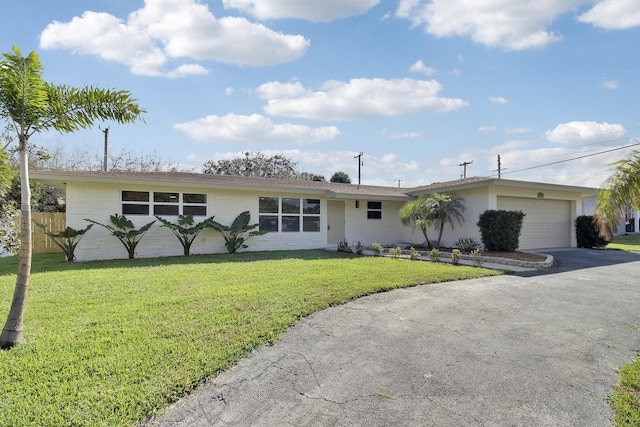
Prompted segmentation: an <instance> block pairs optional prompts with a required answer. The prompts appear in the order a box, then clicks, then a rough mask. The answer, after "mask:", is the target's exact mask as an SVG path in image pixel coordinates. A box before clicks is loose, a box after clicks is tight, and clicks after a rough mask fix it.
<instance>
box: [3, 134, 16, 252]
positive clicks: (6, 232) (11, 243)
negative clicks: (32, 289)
mask: <svg viewBox="0 0 640 427" xmlns="http://www.w3.org/2000/svg"><path fill="white" fill-rule="evenodd" d="M12 178H13V168H12V167H11V165H10V162H9V156H8V155H7V153H6V151H5V150H4V147H1V146H0V253H2V251H7V252H11V253H14V252H15V251H16V250H17V246H18V243H19V240H18V227H17V221H16V220H17V214H18V212H17V209H16V207H15V205H14V204H13V202H12V201H11V200H9V199H8V198H7V192H8V191H9V189H10V187H11V182H12V180H13V179H12Z"/></svg>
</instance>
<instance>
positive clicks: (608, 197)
mask: <svg viewBox="0 0 640 427" xmlns="http://www.w3.org/2000/svg"><path fill="white" fill-rule="evenodd" d="M614 165H615V167H616V168H615V171H614V173H613V174H612V175H611V176H610V177H609V178H607V180H606V181H605V183H604V185H603V187H604V188H603V189H602V190H600V192H599V193H598V202H597V204H596V213H595V215H594V221H595V224H596V227H597V228H598V231H599V232H600V235H601V236H602V237H604V238H606V239H610V238H611V237H612V236H613V235H614V234H615V233H616V231H617V228H618V224H619V223H620V221H621V219H622V213H623V210H624V209H625V208H627V207H633V208H634V209H640V151H639V150H636V151H633V152H632V153H631V155H630V157H629V158H628V159H624V160H620V161H619V162H616V163H614Z"/></svg>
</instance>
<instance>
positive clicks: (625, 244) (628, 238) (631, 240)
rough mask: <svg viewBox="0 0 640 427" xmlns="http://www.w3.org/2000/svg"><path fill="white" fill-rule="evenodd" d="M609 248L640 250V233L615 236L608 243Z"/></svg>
mask: <svg viewBox="0 0 640 427" xmlns="http://www.w3.org/2000/svg"><path fill="white" fill-rule="evenodd" d="M607 249H619V250H621V251H635V252H640V234H625V235H623V236H615V237H614V238H613V239H612V240H611V242H610V243H609V244H608V245H607Z"/></svg>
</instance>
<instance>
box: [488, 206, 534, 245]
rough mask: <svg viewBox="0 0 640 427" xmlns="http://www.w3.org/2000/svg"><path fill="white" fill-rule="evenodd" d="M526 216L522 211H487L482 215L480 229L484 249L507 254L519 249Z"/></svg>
mask: <svg viewBox="0 0 640 427" xmlns="http://www.w3.org/2000/svg"><path fill="white" fill-rule="evenodd" d="M524 216H525V214H524V212H522V211H503V210H487V211H484V212H483V213H481V214H480V219H479V221H478V227H480V235H481V236H482V243H483V244H484V248H485V249H486V250H487V251H507V252H513V251H515V250H516V249H518V246H520V243H519V240H520V232H521V231H522V221H523V220H524Z"/></svg>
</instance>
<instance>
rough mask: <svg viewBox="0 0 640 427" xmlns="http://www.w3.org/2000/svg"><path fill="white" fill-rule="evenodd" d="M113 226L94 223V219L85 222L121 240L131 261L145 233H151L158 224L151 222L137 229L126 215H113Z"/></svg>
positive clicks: (111, 218)
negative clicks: (95, 225)
mask: <svg viewBox="0 0 640 427" xmlns="http://www.w3.org/2000/svg"><path fill="white" fill-rule="evenodd" d="M109 220H110V221H111V224H102V223H100V222H98V221H94V220H92V219H87V218H85V221H89V222H91V223H93V224H98V225H100V226H102V227H104V228H106V229H107V230H108V231H109V233H111V235H112V236H114V237H115V238H117V239H118V240H120V242H121V243H122V244H123V245H124V247H125V248H126V249H127V254H128V255H129V259H134V258H135V256H136V247H137V246H138V243H140V240H142V238H143V237H144V235H145V233H146V232H147V231H149V229H150V228H151V226H152V225H153V224H155V223H156V221H155V220H154V221H151V222H150V223H148V224H145V225H143V226H142V227H140V228H138V229H136V227H135V225H133V222H131V220H130V219H128V218H127V217H126V216H124V215H118V214H117V213H116V214H113V215H111V216H110V217H109Z"/></svg>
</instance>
